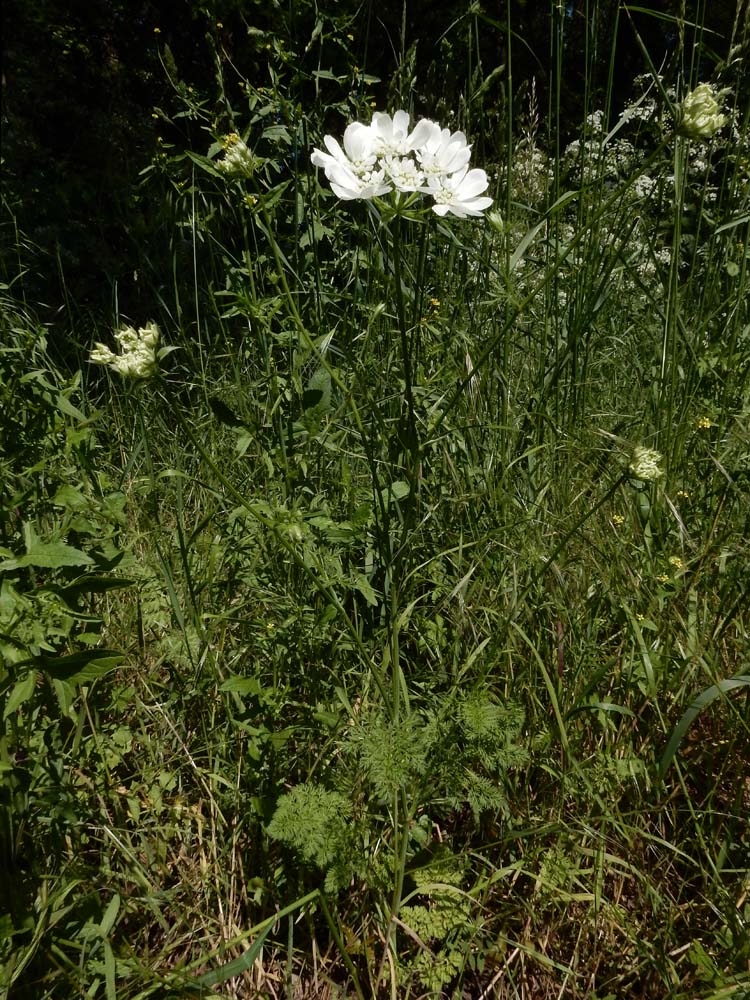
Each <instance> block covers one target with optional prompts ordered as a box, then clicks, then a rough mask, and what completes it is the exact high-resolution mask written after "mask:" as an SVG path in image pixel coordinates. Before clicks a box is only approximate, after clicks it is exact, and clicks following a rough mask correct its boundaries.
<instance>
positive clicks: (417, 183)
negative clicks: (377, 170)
mask: <svg viewBox="0 0 750 1000" xmlns="http://www.w3.org/2000/svg"><path fill="white" fill-rule="evenodd" d="M385 170H386V173H387V174H388V176H389V177H390V179H391V180H392V181H393V186H394V187H395V188H396V190H397V191H419V189H420V187H421V186H422V184H423V183H424V174H423V173H422V171H421V170H420V169H419V167H417V165H416V163H415V162H414V160H412V159H410V158H409V157H408V156H386V158H385Z"/></svg>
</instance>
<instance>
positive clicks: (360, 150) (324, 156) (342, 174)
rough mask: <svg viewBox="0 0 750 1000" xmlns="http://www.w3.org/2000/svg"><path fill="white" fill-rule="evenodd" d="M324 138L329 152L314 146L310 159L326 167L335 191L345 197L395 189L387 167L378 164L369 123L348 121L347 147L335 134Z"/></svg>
mask: <svg viewBox="0 0 750 1000" xmlns="http://www.w3.org/2000/svg"><path fill="white" fill-rule="evenodd" d="M323 142H324V144H325V147H326V149H327V150H328V152H327V153H324V152H323V150H321V149H314V150H313V152H312V156H311V157H310V159H311V161H312V163H313V164H314V165H315V166H316V167H322V168H323V169H324V170H325V174H326V177H327V178H328V180H329V181H330V182H331V187H332V189H333V191H334V194H336V195H337V196H338V197H339V198H341V199H342V200H343V201H352V200H354V199H357V198H364V199H370V198H377V197H379V196H380V195H383V194H388V192H389V191H391V190H392V188H391V185H390V184H389V183H388V181H387V180H386V176H385V170H384V169H383V168H382V167H381V166H378V168H376V159H377V158H376V155H375V152H374V142H373V137H372V133H371V131H370V129H369V128H368V127H367V126H366V125H363V124H362V123H361V122H352V123H351V125H347V127H346V130H345V131H344V148H343V149H342V148H341V146H340V145H339V144H338V142H337V141H336V140H335V139H334V138H333V136H332V135H327V136H325V137H324V139H323Z"/></svg>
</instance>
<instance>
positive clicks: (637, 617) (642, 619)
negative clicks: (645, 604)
mask: <svg viewBox="0 0 750 1000" xmlns="http://www.w3.org/2000/svg"><path fill="white" fill-rule="evenodd" d="M635 617H636V619H637V620H638V621H639V622H645V620H646V616H645V615H642V614H641V613H640V612H638V614H637V615H636V616H635Z"/></svg>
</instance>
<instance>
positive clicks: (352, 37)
mask: <svg viewBox="0 0 750 1000" xmlns="http://www.w3.org/2000/svg"><path fill="white" fill-rule="evenodd" d="M346 37H347V38H348V39H349V41H350V42H353V41H354V35H347V36H346Z"/></svg>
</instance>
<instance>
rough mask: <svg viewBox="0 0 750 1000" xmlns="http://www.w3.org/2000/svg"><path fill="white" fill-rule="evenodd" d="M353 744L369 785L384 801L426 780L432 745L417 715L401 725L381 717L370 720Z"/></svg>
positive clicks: (353, 737) (358, 731)
mask: <svg viewBox="0 0 750 1000" xmlns="http://www.w3.org/2000/svg"><path fill="white" fill-rule="evenodd" d="M351 744H352V745H353V747H354V748H355V749H356V750H357V751H358V753H359V757H360V764H361V767H362V770H363V772H364V776H365V778H366V779H367V782H368V783H369V785H370V786H371V788H372V790H373V791H374V793H375V795H376V796H377V798H378V799H380V800H382V801H388V800H389V799H391V798H392V797H393V795H394V794H395V793H396V792H398V790H399V789H400V788H403V787H408V788H414V787H415V785H417V784H418V783H419V781H420V780H421V779H422V778H423V777H424V773H425V767H426V754H427V752H428V750H429V746H428V743H427V741H426V740H425V732H424V724H423V723H422V720H421V719H420V717H419V716H418V715H417V714H412V715H410V716H409V717H408V718H406V719H405V720H403V721H402V722H400V723H398V724H394V723H393V722H391V721H389V720H388V719H385V718H383V717H382V716H380V715H378V716H375V717H374V718H370V719H367V720H366V721H365V722H363V724H361V725H360V726H359V727H358V728H357V730H355V732H354V733H353V734H352V737H351Z"/></svg>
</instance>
